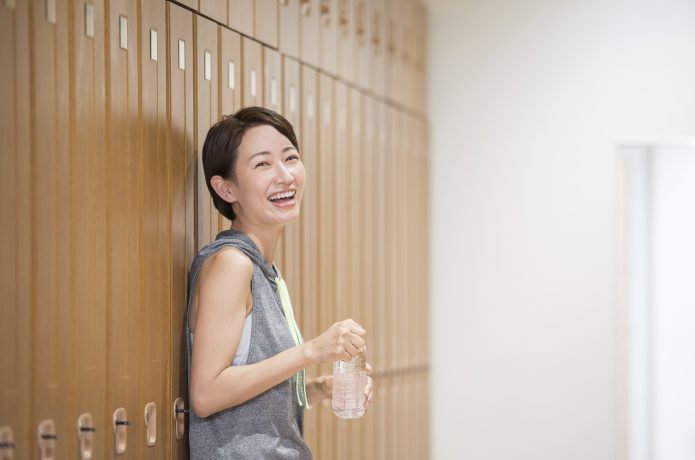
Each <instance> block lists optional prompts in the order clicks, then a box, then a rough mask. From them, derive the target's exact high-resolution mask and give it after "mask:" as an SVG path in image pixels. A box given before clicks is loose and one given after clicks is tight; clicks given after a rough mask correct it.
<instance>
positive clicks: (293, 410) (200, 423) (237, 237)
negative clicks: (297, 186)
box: [185, 230, 312, 460]
mask: <svg viewBox="0 0 695 460" xmlns="http://www.w3.org/2000/svg"><path fill="white" fill-rule="evenodd" d="M225 247H234V248H236V249H238V250H240V251H242V252H243V253H244V254H245V255H246V256H248V258H249V259H251V262H253V276H252V280H251V293H252V296H253V318H252V321H251V339H250V344H249V354H248V359H247V362H246V363H247V364H253V363H257V362H259V361H263V360H265V359H268V358H271V357H273V356H275V355H277V354H278V353H280V352H282V351H284V350H287V349H289V348H292V347H293V346H295V344H294V339H293V337H292V334H291V333H290V328H289V326H288V323H287V320H286V319H285V316H284V313H283V309H282V305H281V301H280V298H279V295H278V291H277V286H276V283H275V277H276V273H275V270H274V268H273V267H271V266H270V265H268V263H267V262H266V261H265V260H264V259H263V256H262V255H261V252H260V251H259V250H258V248H257V247H256V245H255V244H254V243H253V241H252V240H251V238H249V237H248V236H247V235H245V234H244V233H241V232H238V231H236V230H227V231H223V232H220V233H219V234H218V235H217V238H216V239H215V241H213V242H212V243H210V244H208V245H207V246H205V247H204V248H202V249H201V250H200V252H199V253H198V255H197V256H196V258H195V259H194V261H193V265H192V267H191V271H190V273H189V276H188V307H187V310H186V325H185V327H186V334H185V336H186V337H187V339H188V379H189V384H190V372H191V371H190V369H191V356H192V350H193V345H194V344H193V343H192V341H191V330H190V325H189V321H188V319H189V315H190V308H191V303H192V298H193V294H194V293H195V288H196V285H197V282H198V275H199V274H200V269H201V267H202V265H203V262H204V261H205V260H206V259H207V258H208V257H209V256H211V255H212V254H214V253H216V252H217V251H219V250H220V249H222V248H225ZM295 378H296V376H292V377H290V378H289V379H287V380H285V381H284V382H281V383H279V384H278V385H276V386H274V387H273V388H271V389H269V390H267V391H265V392H263V393H261V394H260V395H258V396H256V397H255V398H252V399H250V400H248V401H246V402H244V403H242V404H239V405H238V406H234V407H230V408H228V409H224V410H222V411H220V412H217V413H215V414H212V415H210V416H209V417H205V418H201V417H198V416H197V415H196V414H195V413H194V412H193V411H191V412H190V419H189V433H188V437H189V445H190V458H191V460H207V459H249V460H250V459H254V460H255V459H269V460H287V459H293V460H311V458H312V456H311V451H310V450H309V447H308V446H307V445H306V443H305V442H304V439H303V437H302V436H303V419H304V411H303V409H302V407H301V406H300V405H299V399H298V396H297V392H296V391H294V390H293V389H294V388H295V381H294V380H295Z"/></svg>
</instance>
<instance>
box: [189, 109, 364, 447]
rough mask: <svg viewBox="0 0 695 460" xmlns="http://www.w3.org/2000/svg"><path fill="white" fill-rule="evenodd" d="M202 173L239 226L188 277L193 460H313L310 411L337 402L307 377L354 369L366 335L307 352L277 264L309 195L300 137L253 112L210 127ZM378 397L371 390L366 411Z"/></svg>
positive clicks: (328, 340) (332, 337)
mask: <svg viewBox="0 0 695 460" xmlns="http://www.w3.org/2000/svg"><path fill="white" fill-rule="evenodd" d="M203 168H204V170H205V181H206V183H207V186H208V190H209V191H210V194H211V195H212V199H213V202H214V205H215V207H216V208H217V210H218V211H219V212H220V213H222V214H223V215H224V216H225V217H227V218H228V219H229V220H231V221H232V225H231V229H230V230H227V231H223V232H221V233H220V234H219V235H218V236H217V238H216V240H215V241H214V242H212V243H210V244H209V245H207V246H206V247H204V248H203V249H202V250H201V251H200V253H199V254H198V256H197V257H196V259H195V260H194V262H193V266H192V268H191V272H190V275H189V298H188V309H187V322H186V327H187V336H188V338H189V340H188V345H189V347H188V359H189V372H190V374H189V375H190V379H189V380H190V382H189V384H190V387H189V399H190V406H191V408H192V412H191V417H190V429H189V441H190V454H191V459H208V458H234V459H242V458H248V459H261V458H262V459H310V458H311V452H310V451H309V449H308V447H307V445H306V444H305V442H304V440H303V439H302V421H303V411H304V409H305V408H306V407H307V406H310V405H313V404H315V403H317V402H319V401H321V400H323V399H326V398H330V397H331V391H332V380H331V377H330V376H323V377H319V378H316V379H313V380H310V381H306V382H305V379H304V368H306V367H308V366H311V365H315V364H319V363H330V362H333V361H337V360H343V361H347V360H350V359H351V358H352V357H353V356H355V355H356V354H357V353H358V350H360V349H361V348H362V347H364V345H365V340H364V337H365V331H364V329H363V328H362V327H361V326H360V325H359V324H357V323H356V322H354V321H352V320H350V319H348V320H344V321H341V322H338V323H335V324H334V325H333V326H331V327H330V328H329V329H328V330H327V331H325V332H324V333H323V334H321V335H320V336H318V337H316V338H314V339H312V340H310V341H308V342H302V338H301V334H300V333H299V330H298V328H297V326H296V323H295V322H294V315H293V312H292V307H291V304H290V301H289V295H288V294H287V290H286V287H285V283H284V281H282V277H281V276H280V274H279V272H278V270H277V268H275V266H274V265H273V257H274V255H275V248H276V246H277V242H278V238H279V237H280V234H281V232H282V228H283V226H284V225H285V224H287V223H290V222H292V221H293V220H295V219H296V218H297V217H298V216H299V210H300V205H301V202H302V193H303V192H304V181H305V170H304V166H303V165H302V162H301V159H300V157H299V152H298V144H297V138H296V136H295V134H294V131H293V129H292V126H291V125H290V123H289V122H288V121H287V120H285V119H284V118H283V117H282V116H280V115H279V114H277V113H275V112H273V111H271V110H268V109H265V108H261V107H249V108H245V109H242V110H240V111H239V112H237V113H236V114H234V115H233V116H230V117H225V118H223V119H222V120H220V121H219V122H218V123H216V124H215V125H214V126H213V127H212V128H210V131H209V132H208V134H207V138H206V139H205V145H204V147H203ZM230 364H231V365H230ZM371 397H372V381H371V379H368V382H367V385H366V388H365V398H366V403H365V405H368V404H369V402H370V401H371Z"/></svg>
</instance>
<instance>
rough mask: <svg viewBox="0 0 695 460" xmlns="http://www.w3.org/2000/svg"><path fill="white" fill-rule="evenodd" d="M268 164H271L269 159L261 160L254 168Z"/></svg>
mask: <svg viewBox="0 0 695 460" xmlns="http://www.w3.org/2000/svg"><path fill="white" fill-rule="evenodd" d="M268 165H270V163H268V162H267V161H261V162H259V163H257V164H256V166H254V168H258V167H260V166H268Z"/></svg>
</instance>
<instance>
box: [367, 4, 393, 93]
mask: <svg viewBox="0 0 695 460" xmlns="http://www.w3.org/2000/svg"><path fill="white" fill-rule="evenodd" d="M394 6H395V7H398V4H395V5H394ZM385 12H386V0H372V1H371V2H370V12H369V23H370V27H369V30H370V46H369V47H370V50H371V53H370V54H371V64H370V68H371V75H370V89H371V90H372V91H373V92H374V93H375V94H377V95H379V96H384V95H385V92H386V88H385V82H386V59H385V49H386V34H385V30H386V14H385Z"/></svg>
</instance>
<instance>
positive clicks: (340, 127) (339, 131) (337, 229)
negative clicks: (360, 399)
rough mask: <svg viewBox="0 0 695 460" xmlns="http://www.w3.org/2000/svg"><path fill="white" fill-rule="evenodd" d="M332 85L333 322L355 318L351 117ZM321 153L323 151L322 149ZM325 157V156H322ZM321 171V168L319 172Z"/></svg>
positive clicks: (342, 430) (340, 428)
mask: <svg viewBox="0 0 695 460" xmlns="http://www.w3.org/2000/svg"><path fill="white" fill-rule="evenodd" d="M334 85H335V86H334V87H335V109H334V111H335V129H334V133H335V140H334V149H333V151H330V150H329V151H327V152H325V153H326V156H328V155H329V154H330V155H332V157H333V158H332V161H333V169H332V171H331V173H330V175H331V177H332V178H333V180H332V183H333V187H334V201H333V206H332V208H333V212H332V217H333V231H332V235H331V239H332V244H333V248H334V251H335V252H334V254H335V256H334V257H335V259H334V267H335V268H334V270H333V293H334V296H333V299H332V301H331V305H332V306H333V309H334V313H333V316H334V318H335V321H342V320H344V319H348V318H352V319H353V320H355V321H358V322H359V318H355V317H354V315H353V311H352V297H353V296H352V294H353V293H352V282H351V279H350V275H351V264H352V263H353V261H354V258H353V254H352V253H351V250H350V246H349V242H350V228H349V225H350V209H351V203H350V196H349V194H348V186H349V184H350V169H349V167H350V163H349V161H348V159H349V157H348V155H349V152H350V148H351V146H350V140H351V139H350V120H349V110H350V105H349V99H348V88H347V86H346V85H345V84H344V83H342V82H340V81H335V82H334ZM321 153H322V154H323V153H324V151H323V150H322V151H321ZM322 158H324V157H322ZM322 174H323V171H322ZM350 425H351V424H350V420H342V419H338V418H336V419H335V428H336V429H335V456H334V457H333V458H335V459H336V460H344V459H347V458H349V452H350V432H349V429H350Z"/></svg>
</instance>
